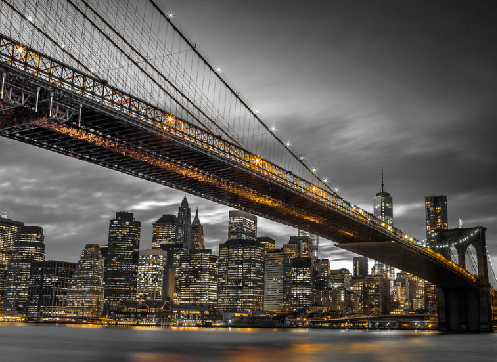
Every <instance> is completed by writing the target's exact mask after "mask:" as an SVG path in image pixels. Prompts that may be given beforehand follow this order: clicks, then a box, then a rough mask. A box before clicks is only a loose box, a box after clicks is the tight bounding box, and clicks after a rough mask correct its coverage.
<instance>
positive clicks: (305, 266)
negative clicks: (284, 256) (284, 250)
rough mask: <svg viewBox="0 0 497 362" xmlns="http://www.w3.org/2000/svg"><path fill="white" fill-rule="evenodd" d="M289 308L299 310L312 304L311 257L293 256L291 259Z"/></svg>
mask: <svg viewBox="0 0 497 362" xmlns="http://www.w3.org/2000/svg"><path fill="white" fill-rule="evenodd" d="M291 263H292V266H291V272H290V274H291V287H290V309H291V310H299V309H302V308H307V307H309V306H311V305H312V302H313V293H312V264H311V258H302V257H298V258H294V259H292V261H291Z"/></svg>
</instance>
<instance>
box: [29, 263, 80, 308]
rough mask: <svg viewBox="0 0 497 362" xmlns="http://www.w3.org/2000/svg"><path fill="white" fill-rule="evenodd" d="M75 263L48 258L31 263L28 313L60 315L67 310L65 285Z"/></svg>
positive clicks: (71, 274)
mask: <svg viewBox="0 0 497 362" xmlns="http://www.w3.org/2000/svg"><path fill="white" fill-rule="evenodd" d="M75 268H76V263H68V262H65V261H57V260H48V261H37V262H34V263H32V264H31V279H30V281H29V289H28V315H30V316H38V317H60V316H64V315H65V314H66V312H67V310H66V307H67V287H68V285H69V282H70V280H71V278H72V276H73V273H74V269H75Z"/></svg>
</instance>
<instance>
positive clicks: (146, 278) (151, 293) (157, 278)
mask: <svg viewBox="0 0 497 362" xmlns="http://www.w3.org/2000/svg"><path fill="white" fill-rule="evenodd" d="M166 262H167V252H166V251H164V250H161V249H149V250H140V259H139V262H138V280H137V288H138V295H137V299H138V300H139V301H145V300H164V297H163V289H164V272H165V268H166Z"/></svg>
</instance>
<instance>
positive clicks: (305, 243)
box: [288, 236, 312, 259]
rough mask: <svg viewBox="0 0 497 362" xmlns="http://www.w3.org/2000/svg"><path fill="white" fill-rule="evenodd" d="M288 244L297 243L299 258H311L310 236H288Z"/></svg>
mask: <svg viewBox="0 0 497 362" xmlns="http://www.w3.org/2000/svg"><path fill="white" fill-rule="evenodd" d="M288 244H294V245H297V247H298V250H299V256H300V257H301V258H309V259H312V254H311V238H310V237H309V236H290V241H289V242H288Z"/></svg>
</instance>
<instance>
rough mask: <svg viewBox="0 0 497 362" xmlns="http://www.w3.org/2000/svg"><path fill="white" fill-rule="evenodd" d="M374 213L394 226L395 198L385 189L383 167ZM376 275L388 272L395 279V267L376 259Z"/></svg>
mask: <svg viewBox="0 0 497 362" xmlns="http://www.w3.org/2000/svg"><path fill="white" fill-rule="evenodd" d="M373 214H374V216H376V217H377V218H379V219H381V220H383V221H384V222H385V223H386V224H387V225H390V226H393V198H392V196H390V194H389V193H388V192H386V191H385V184H384V182H383V168H382V169H381V190H380V192H378V193H377V194H376V196H375V197H374V199H373ZM374 270H375V275H380V274H386V275H387V276H388V278H389V279H390V280H394V279H395V268H394V267H391V266H389V265H387V264H384V263H382V262H380V261H375V265H374Z"/></svg>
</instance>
